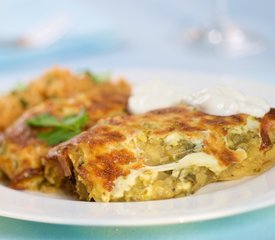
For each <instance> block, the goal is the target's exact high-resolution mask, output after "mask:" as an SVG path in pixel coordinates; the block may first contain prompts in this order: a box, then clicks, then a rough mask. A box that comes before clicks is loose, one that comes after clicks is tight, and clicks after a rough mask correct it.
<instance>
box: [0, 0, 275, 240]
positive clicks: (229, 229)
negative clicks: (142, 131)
mask: <svg viewBox="0 0 275 240" xmlns="http://www.w3.org/2000/svg"><path fill="white" fill-rule="evenodd" d="M213 2H214V1H199V0H196V1H192V2H191V1H187V0H185V1H184V0H172V1H169V0H152V1H150V2H149V1H145V0H142V1H126V0H117V1H116V4H114V3H113V2H111V1H108V0H101V1H100V0H94V1H85V0H82V1H77V2H76V1H71V0H70V1H65V0H61V1H58V3H56V1H55V2H54V1H53V0H50V1H42V0H38V1H34V0H26V1H24V4H23V3H22V1H19V0H12V1H5V2H4V1H2V2H1V3H0V22H6V23H8V24H3V25H1V27H0V36H9V37H12V36H15V35H18V34H19V33H20V32H23V31H24V29H26V26H27V25H29V24H30V23H32V22H33V21H34V19H47V17H48V16H54V15H56V14H61V13H62V14H64V13H65V14H66V15H68V16H69V19H70V21H71V22H70V23H71V26H70V31H69V32H68V33H67V35H66V36H65V37H64V38H63V39H61V40H60V41H59V42H57V43H56V44H55V45H53V46H50V47H49V48H46V49H34V50H33V49H31V50H25V49H23V50H22V49H21V50H20V49H19V50H18V49H16V50H15V49H6V48H3V47H1V46H0V81H1V80H2V81H4V79H5V78H6V76H9V77H10V76H12V75H14V74H15V75H16V76H18V73H22V74H24V73H26V72H29V71H31V72H32V71H34V70H35V71H37V72H40V71H42V70H44V69H46V68H49V67H50V66H52V65H54V64H59V65H62V66H66V67H70V68H73V69H83V68H85V67H86V66H94V69H98V68H103V69H111V68H149V69H152V68H154V69H164V68H165V69H170V70H171V69H175V70H182V71H186V72H200V73H216V74H217V73H218V74H227V75H233V76H237V77H242V78H245V79H253V80H257V81H261V82H268V83H271V84H275V71H274V68H275V63H274V59H275V58H274V57H275V46H274V43H275V33H274V31H273V22H274V20H275V18H274V9H275V3H274V2H272V1H261V2H256V1H255V2H251V1H248V0H243V1H241V2H240V1H228V8H227V12H228V17H229V18H230V19H231V21H232V22H235V23H239V24H241V25H242V26H244V27H245V28H246V29H249V30H250V31H251V32H256V33H257V34H258V36H260V37H261V38H262V39H263V40H264V42H265V43H266V50H265V51H264V52H262V53H261V54H258V55H252V56H246V57H239V58H229V57H226V56H224V55H221V54H217V53H215V52H213V51H204V52H202V51H197V50H196V49H194V48H193V47H190V46H187V45H186V44H184V42H183V41H182V35H183V33H184V30H186V29H188V28H189V27H191V26H196V25H201V24H203V23H205V22H209V23H210V22H211V21H212V20H213V19H215V18H214V17H213V16H214V10H213ZM53 3H55V4H54V7H53ZM30 5H32V8H29V7H28V6H30ZM34 9H35V10H34ZM14 11H15V12H16V13H18V14H11V13H12V12H14ZM19 13H20V14H19ZM46 13H47V14H46ZM0 39H1V38H0ZM0 204H1V201H0ZM274 216H275V207H274V206H272V207H268V208H265V209H262V210H257V211H253V212H249V213H245V214H241V215H237V216H233V217H226V218H222V219H217V220H211V221H204V222H197V223H188V224H178V225H167V226H154V227H126V228H123V227H119V228H116V227H80V226H65V225H52V224H43V223H34V222H28V221H21V220H14V219H8V218H5V217H0V239H194V238H196V239H234V238H240V239H274V236H275V228H274V225H275V218H274Z"/></svg>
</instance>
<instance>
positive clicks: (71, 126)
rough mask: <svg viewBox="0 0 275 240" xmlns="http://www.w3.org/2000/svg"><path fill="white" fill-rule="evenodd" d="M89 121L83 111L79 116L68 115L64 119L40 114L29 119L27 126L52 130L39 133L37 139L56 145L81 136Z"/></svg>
mask: <svg viewBox="0 0 275 240" xmlns="http://www.w3.org/2000/svg"><path fill="white" fill-rule="evenodd" d="M88 119H89V117H88V114H87V112H86V111H85V110H82V111H81V112H80V113H79V114H73V115H68V116H65V117H63V118H62V119H57V118H56V117H55V116H53V115H51V114H40V115H37V116H35V117H33V118H31V119H29V120H28V121H27V124H28V125H29V126H31V127H40V128H41V127H44V128H50V130H47V131H43V132H39V133H37V137H38V139H40V140H42V141H43V142H46V143H47V144H48V145H56V144H58V143H61V142H64V141H66V140H69V139H70V138H72V137H74V136H75V135H77V134H79V133H80V132H81V130H82V128H83V127H84V126H85V124H86V123H87V122H88Z"/></svg>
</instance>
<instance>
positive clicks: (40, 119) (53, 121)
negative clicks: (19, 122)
mask: <svg viewBox="0 0 275 240" xmlns="http://www.w3.org/2000/svg"><path fill="white" fill-rule="evenodd" d="M27 124H28V125H29V126H33V127H59V126H60V122H59V121H58V120H57V118H56V117H55V116H53V115H50V114H40V115H37V116H34V117H33V118H31V119H29V120H27Z"/></svg>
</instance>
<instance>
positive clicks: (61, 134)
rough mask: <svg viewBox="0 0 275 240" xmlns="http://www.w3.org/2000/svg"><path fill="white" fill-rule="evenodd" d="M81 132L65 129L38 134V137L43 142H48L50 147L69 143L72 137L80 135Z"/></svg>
mask: <svg viewBox="0 0 275 240" xmlns="http://www.w3.org/2000/svg"><path fill="white" fill-rule="evenodd" d="M80 132H81V130H80V129H79V130H77V131H74V130H68V129H63V128H56V129H53V130H51V131H48V132H42V133H38V134H37V137H38V138H39V139H40V140H42V141H43V142H46V143H47V144H48V145H50V146H51V145H56V144H58V143H61V142H64V141H67V140H69V139H71V138H72V137H74V136H76V135H77V134H79V133H80Z"/></svg>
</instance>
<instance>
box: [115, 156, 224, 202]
mask: <svg viewBox="0 0 275 240" xmlns="http://www.w3.org/2000/svg"><path fill="white" fill-rule="evenodd" d="M192 166H198V167H206V168H208V169H210V170H211V171H212V172H214V173H216V174H218V173H220V172H221V171H223V170H224V169H225V168H226V167H225V166H222V165H220V164H219V161H218V160H217V159H216V158H215V157H213V156H211V155H209V154H207V153H204V152H198V153H191V154H188V155H186V156H185V157H183V158H182V159H180V160H178V161H177V162H174V163H168V164H163V165H159V166H145V167H143V168H140V169H138V170H131V173H130V174H128V175H127V176H121V177H119V178H117V179H116V180H115V185H114V188H113V190H112V192H111V195H112V196H113V197H114V198H121V197H123V194H124V192H127V191H129V190H131V188H132V186H134V185H135V183H136V180H137V178H138V177H140V178H143V177H145V176H147V177H148V172H150V173H151V179H150V181H153V180H155V179H156V178H157V173H158V172H164V171H171V170H172V171H178V170H180V169H185V168H190V167H192Z"/></svg>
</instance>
